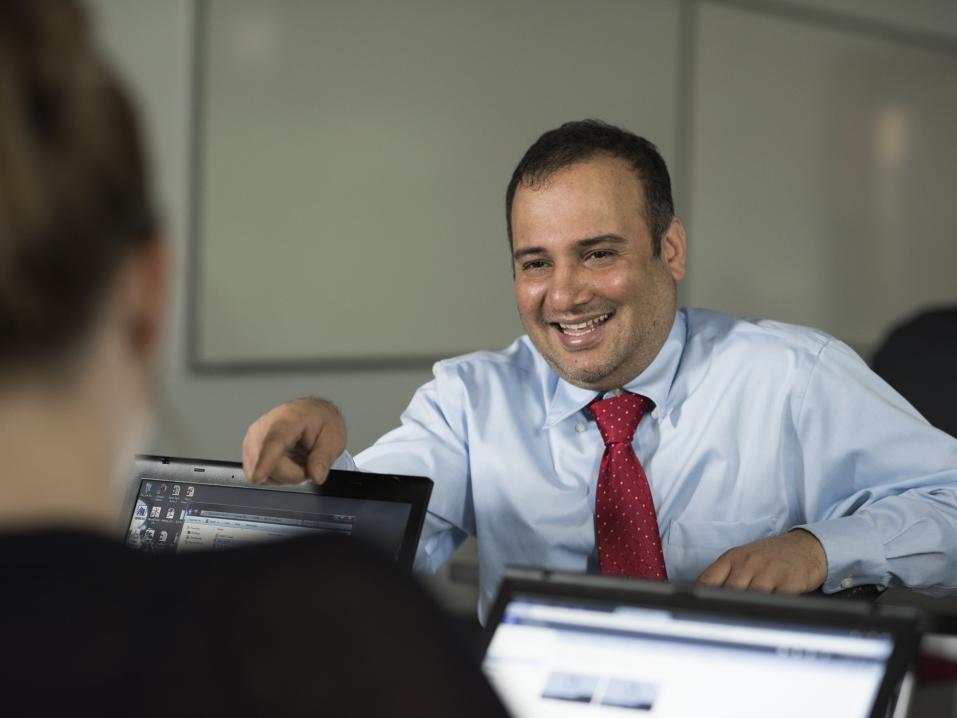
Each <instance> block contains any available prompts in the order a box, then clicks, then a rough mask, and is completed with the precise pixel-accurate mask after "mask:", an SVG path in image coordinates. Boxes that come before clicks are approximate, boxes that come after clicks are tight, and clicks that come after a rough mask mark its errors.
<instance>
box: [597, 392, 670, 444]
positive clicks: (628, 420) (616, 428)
mask: <svg viewBox="0 0 957 718" xmlns="http://www.w3.org/2000/svg"><path fill="white" fill-rule="evenodd" d="M654 404H655V403H654V402H653V401H652V400H651V399H649V398H648V397H646V396H642V395H641V394H621V395H620V396H613V397H610V398H608V399H595V401H593V402H592V403H591V404H589V405H588V408H589V409H590V410H591V413H592V416H594V417H595V422H596V423H597V424H598V431H600V432H601V438H602V439H603V440H604V442H605V446H610V445H611V444H630V443H631V441H632V439H633V438H634V436H635V429H637V428H638V422H640V421H641V417H643V416H644V415H645V412H647V411H649V410H650V409H651V408H652V407H653V406H654Z"/></svg>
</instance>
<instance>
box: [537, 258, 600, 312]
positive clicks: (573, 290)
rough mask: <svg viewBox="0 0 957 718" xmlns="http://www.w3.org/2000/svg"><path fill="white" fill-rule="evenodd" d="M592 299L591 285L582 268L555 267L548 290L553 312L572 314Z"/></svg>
mask: <svg viewBox="0 0 957 718" xmlns="http://www.w3.org/2000/svg"><path fill="white" fill-rule="evenodd" d="M591 298H592V291H591V287H590V284H589V282H588V280H587V277H586V276H584V274H583V273H582V270H581V268H580V267H576V266H558V267H555V270H554V272H553V273H552V281H551V283H550V286H549V288H548V303H549V304H550V305H551V310H552V311H553V312H570V311H572V310H574V309H575V308H577V307H580V306H582V305H585V304H587V303H588V302H589V300H590V299H591Z"/></svg>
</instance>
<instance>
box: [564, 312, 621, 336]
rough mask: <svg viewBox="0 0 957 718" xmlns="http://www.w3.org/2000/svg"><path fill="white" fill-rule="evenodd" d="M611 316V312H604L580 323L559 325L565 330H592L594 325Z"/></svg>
mask: <svg viewBox="0 0 957 718" xmlns="http://www.w3.org/2000/svg"><path fill="white" fill-rule="evenodd" d="M610 316H611V315H610V314H602V315H601V316H599V317H595V318H594V319H589V320H588V321H587V322H579V323H578V324H561V323H559V325H558V326H559V327H561V329H562V331H563V332H585V331H588V330H590V329H591V328H592V327H595V326H597V325H599V324H601V323H602V322H604V321H605V320H606V319H608V317H610Z"/></svg>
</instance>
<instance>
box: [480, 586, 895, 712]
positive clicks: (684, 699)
mask: <svg viewBox="0 0 957 718" xmlns="http://www.w3.org/2000/svg"><path fill="white" fill-rule="evenodd" d="M893 651H894V636H893V635H892V634H891V633H889V632H882V631H880V630H864V631H862V630H856V629H855V630H850V629H844V630H841V629H835V628H833V627H824V626H810V625H795V624H788V623H783V622H774V621H768V620H754V619H751V618H747V617H744V616H737V617H735V616H728V615H722V616H715V615H708V614H703V613H700V612H695V611H693V610H687V611H686V610H674V609H667V608H663V607H654V606H651V607H638V606H634V605H616V604H608V603H602V602H600V601H589V602H569V601H562V600H560V599H549V598H547V597H542V596H536V595H528V594H521V593H515V594H514V595H512V596H511V597H510V600H509V601H508V602H507V604H506V605H505V607H504V610H503V611H502V612H501V614H500V618H499V621H498V623H497V625H496V626H495V628H494V633H493V635H492V639H491V642H490V644H489V646H488V649H487V653H486V657H485V661H484V666H483V667H484V670H485V672H486V675H487V676H488V677H489V679H490V680H491V681H492V683H493V685H494V686H495V687H496V689H497V690H498V692H499V694H500V695H501V697H502V699H503V701H504V702H505V704H506V705H507V706H508V707H509V708H510V710H511V711H512V713H513V715H515V716H516V718H537V717H538V716H596V717H597V716H639V715H644V714H650V715H654V716H662V717H665V716H705V715H718V716H732V715H733V716H737V717H739V718H740V717H748V716H755V717H759V716H760V717H761V718H765V717H766V716H771V715H773V716H776V717H777V716H795V717H800V718H807V716H813V715H840V716H843V717H844V718H848V717H851V716H859V717H861V718H865V717H866V716H870V715H872V710H873V709H874V705H875V700H876V699H877V695H878V691H879V689H880V687H881V685H882V682H883V681H884V679H885V675H886V673H887V666H888V661H889V660H890V657H891V655H892V653H893Z"/></svg>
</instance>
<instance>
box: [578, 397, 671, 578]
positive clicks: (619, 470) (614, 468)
mask: <svg viewBox="0 0 957 718" xmlns="http://www.w3.org/2000/svg"><path fill="white" fill-rule="evenodd" d="M588 408H589V409H590V410H591V413H592V416H594V417H595V421H596V423H597V424H598V430H599V431H600V432H601V438H602V439H603V440H604V442H605V453H604V454H603V455H602V457H601V467H600V468H599V470H598V486H597V488H596V491H595V543H596V545H597V547H598V563H599V565H600V567H601V572H602V573H603V574H610V575H613V576H631V577H634V578H649V579H657V580H661V581H664V580H667V578H668V574H667V571H666V570H665V557H664V554H663V553H662V551H661V536H660V534H659V532H658V518H657V515H656V514H655V506H654V502H653V501H652V497H651V487H650V486H649V485H648V477H647V476H646V475H645V470H644V469H643V468H642V466H641V462H640V461H638V456H637V454H635V449H634V447H633V446H632V441H633V439H634V436H635V430H636V429H637V428H638V423H639V422H640V421H641V418H642V417H643V416H644V415H645V413H647V412H648V411H651V410H652V409H653V408H654V402H653V401H651V399H648V398H647V397H644V396H641V395H640V394H627V393H626V394H622V395H620V396H615V397H611V398H608V399H596V400H595V401H593V402H592V403H591V404H589V405H588Z"/></svg>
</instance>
